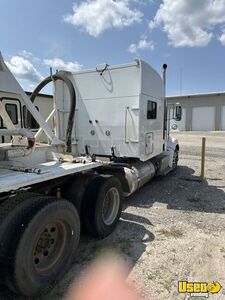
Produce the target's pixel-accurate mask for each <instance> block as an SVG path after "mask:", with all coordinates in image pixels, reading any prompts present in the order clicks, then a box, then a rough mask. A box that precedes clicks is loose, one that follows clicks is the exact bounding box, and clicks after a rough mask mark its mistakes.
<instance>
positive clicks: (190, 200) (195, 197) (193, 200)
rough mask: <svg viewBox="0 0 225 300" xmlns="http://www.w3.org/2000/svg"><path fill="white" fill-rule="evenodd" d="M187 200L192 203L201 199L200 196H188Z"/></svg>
mask: <svg viewBox="0 0 225 300" xmlns="http://www.w3.org/2000/svg"><path fill="white" fill-rule="evenodd" d="M188 201H189V202H192V203H198V202H200V201H201V198H200V197H198V196H194V197H191V198H188Z"/></svg>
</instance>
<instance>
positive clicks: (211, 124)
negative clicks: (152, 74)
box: [167, 92, 225, 131]
mask: <svg viewBox="0 0 225 300" xmlns="http://www.w3.org/2000/svg"><path fill="white" fill-rule="evenodd" d="M167 99H168V104H169V106H170V107H171V109H172V107H173V105H175V104H176V103H180V105H181V106H182V109H183V115H182V120H181V121H174V120H171V122H170V127H171V129H172V130H176V131H185V130H186V131H218V130H225V92H218V93H209V94H194V95H184V96H171V97H168V98H167Z"/></svg>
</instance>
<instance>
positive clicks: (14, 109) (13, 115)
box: [5, 103, 18, 125]
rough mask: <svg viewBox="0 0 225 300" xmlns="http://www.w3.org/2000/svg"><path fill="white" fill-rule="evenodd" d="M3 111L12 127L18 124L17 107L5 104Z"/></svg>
mask: <svg viewBox="0 0 225 300" xmlns="http://www.w3.org/2000/svg"><path fill="white" fill-rule="evenodd" d="M5 109H6V111H7V113H8V115H9V117H10V119H11V120H12V123H13V124H14V125H16V124H18V115H17V105H16V104H11V103H6V105H5Z"/></svg>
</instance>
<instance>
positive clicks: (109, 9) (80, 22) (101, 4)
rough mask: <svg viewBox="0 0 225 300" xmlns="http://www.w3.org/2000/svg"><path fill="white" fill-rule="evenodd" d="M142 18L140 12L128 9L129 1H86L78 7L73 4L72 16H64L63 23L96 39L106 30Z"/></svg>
mask: <svg viewBox="0 0 225 300" xmlns="http://www.w3.org/2000/svg"><path fill="white" fill-rule="evenodd" d="M142 16H143V14H142V12H140V11H139V10H137V9H131V8H130V7H129V0H86V1H82V2H81V4H80V5H76V4H74V6H73V14H72V15H68V16H65V17H64V21H65V22H67V23H70V24H72V25H74V26H79V27H81V28H84V29H85V30H86V32H87V33H89V34H90V35H92V36H94V37H97V36H99V35H100V34H101V33H102V32H104V31H105V30H106V29H109V28H112V27H115V28H123V27H125V26H130V25H132V24H133V23H135V22H140V21H141V19H142Z"/></svg>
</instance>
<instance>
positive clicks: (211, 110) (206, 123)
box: [192, 106, 215, 131]
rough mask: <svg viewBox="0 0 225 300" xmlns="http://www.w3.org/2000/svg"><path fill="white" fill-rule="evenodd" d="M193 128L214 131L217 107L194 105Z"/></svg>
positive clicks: (194, 129)
mask: <svg viewBox="0 0 225 300" xmlns="http://www.w3.org/2000/svg"><path fill="white" fill-rule="evenodd" d="M192 130H193V131H214V130H215V107H214V106H205V107H203V106H202V107H193V109H192Z"/></svg>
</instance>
